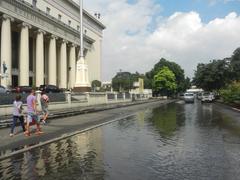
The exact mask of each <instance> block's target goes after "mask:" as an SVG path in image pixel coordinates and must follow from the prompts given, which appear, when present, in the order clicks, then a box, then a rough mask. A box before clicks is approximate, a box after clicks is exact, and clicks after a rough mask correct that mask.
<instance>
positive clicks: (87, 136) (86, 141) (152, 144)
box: [0, 102, 240, 180]
mask: <svg viewBox="0 0 240 180" xmlns="http://www.w3.org/2000/svg"><path fill="white" fill-rule="evenodd" d="M231 122H232V120H231V119H230V118H229V117H228V116H227V115H226V114H224V113H222V112H220V111H218V110H217V109H215V108H214V105H213V104H211V103H206V104H201V103H199V102H195V103H194V104H185V103H182V102H177V103H172V104H168V105H165V106H161V107H154V108H151V107H149V108H148V109H146V110H145V111H139V112H138V113H137V115H136V116H134V117H132V118H128V119H124V120H120V121H116V122H114V123H111V124H108V125H105V126H102V127H100V128H96V129H94V130H91V131H88V132H85V133H82V134H79V135H75V136H73V137H71V138H68V139H64V140H61V141H58V142H55V143H51V144H49V145H46V146H43V147H41V148H38V149H34V150H31V151H29V152H26V153H23V154H19V155H16V156H13V157H11V158H8V159H5V160H3V161H1V162H0V179H98V180H99V179H130V180H134V179H142V180H145V179H169V180H170V179H171V180H172V179H176V180H180V179H194V180H195V179H200V180H202V179H204V180H205V179H209V180H212V179H214V180H226V179H228V180H229V179H230V180H231V179H232V180H236V179H240V128H239V127H237V126H233V125H232V124H231Z"/></svg>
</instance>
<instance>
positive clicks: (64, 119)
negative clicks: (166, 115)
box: [0, 100, 174, 159]
mask: <svg viewBox="0 0 240 180" xmlns="http://www.w3.org/2000/svg"><path fill="white" fill-rule="evenodd" d="M173 101H174V100H148V101H141V102H131V103H121V104H112V105H102V106H92V107H86V108H79V109H78V110H77V109H71V110H66V111H61V112H59V113H56V112H55V114H52V115H51V118H50V119H49V120H48V121H47V124H46V125H42V130H43V131H44V134H42V135H40V136H37V135H35V134H34V133H32V134H31V136H30V137H25V136H24V134H23V133H22V132H21V127H17V128H16V132H17V134H16V135H15V136H13V137H10V136H9V132H10V128H2V129H0V141H1V144H0V159H1V158H4V157H6V155H11V154H13V153H16V152H17V151H18V152H19V150H20V151H26V150H28V148H29V147H33V146H35V147H37V146H39V145H43V144H46V143H50V142H52V141H54V140H59V139H61V138H63V137H67V136H69V135H73V134H72V133H76V132H77V133H79V132H80V131H82V130H84V129H86V128H91V127H94V126H98V125H101V124H102V123H107V122H111V121H113V120H116V119H122V118H127V117H128V116H132V115H134V114H135V113H136V112H138V111H140V110H145V109H147V108H148V107H149V106H150V107H153V106H159V105H164V104H167V103H171V102H173ZM90 112H91V113H90ZM52 119H55V120H52ZM31 129H32V130H34V129H35V127H32V128H31Z"/></svg>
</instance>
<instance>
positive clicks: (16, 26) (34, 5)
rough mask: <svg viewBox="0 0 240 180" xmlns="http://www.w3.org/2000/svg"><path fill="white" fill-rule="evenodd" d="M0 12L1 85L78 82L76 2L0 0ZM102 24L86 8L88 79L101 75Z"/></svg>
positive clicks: (77, 9)
mask: <svg viewBox="0 0 240 180" xmlns="http://www.w3.org/2000/svg"><path fill="white" fill-rule="evenodd" d="M0 16H1V23H0V26H1V31H0V37H1V39H0V41H1V43H0V55H1V56H0V57H1V58H0V63H1V71H0V74H1V77H0V79H1V80H0V84H1V85H3V86H13V87H15V86H35V87H39V86H40V85H42V84H51V85H57V86H58V87H60V88H65V89H67V88H68V89H71V88H74V85H75V79H76V77H75V76H76V62H77V60H78V58H79V49H80V33H79V30H80V22H79V20H80V17H79V16H80V14H79V6H78V5H77V4H76V3H75V2H73V1H72V0H0ZM104 29H105V26H104V25H103V24H102V23H101V22H100V21H99V20H98V19H96V18H95V17H93V16H92V15H90V14H89V13H88V12H87V11H84V15H83V34H84V35H83V39H84V43H83V47H84V57H85V61H86V64H87V66H88V72H89V73H88V75H89V77H88V78H89V80H90V82H91V81H93V80H100V79H101V51H102V48H101V46H102V31H103V30H104ZM3 67H6V68H5V71H4V70H3V69H4V68H3Z"/></svg>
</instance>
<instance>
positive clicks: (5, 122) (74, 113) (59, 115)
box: [0, 99, 159, 129]
mask: <svg viewBox="0 0 240 180" xmlns="http://www.w3.org/2000/svg"><path fill="white" fill-rule="evenodd" d="M157 101H159V99H155V100H144V101H136V102H126V103H116V104H104V107H101V105H98V106H88V107H86V108H84V109H79V110H77V109H76V110H72V111H71V108H69V109H68V110H67V111H65V112H64V111H62V112H60V113H56V114H52V115H51V113H50V116H49V117H48V119H49V120H50V119H57V118H62V117H71V116H77V115H81V114H86V113H93V112H99V111H105V110H110V109H116V108H121V107H128V106H134V105H139V104H144V103H151V102H157ZM99 106H100V108H99ZM1 122H2V123H1ZM11 124H12V119H11V118H9V119H5V120H2V121H0V129H3V128H9V127H10V126H11Z"/></svg>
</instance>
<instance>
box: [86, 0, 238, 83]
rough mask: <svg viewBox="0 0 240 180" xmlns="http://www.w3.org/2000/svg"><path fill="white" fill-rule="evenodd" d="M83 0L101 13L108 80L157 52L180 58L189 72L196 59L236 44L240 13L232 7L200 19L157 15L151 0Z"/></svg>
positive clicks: (146, 66)
mask: <svg viewBox="0 0 240 180" xmlns="http://www.w3.org/2000/svg"><path fill="white" fill-rule="evenodd" d="M84 2H85V7H86V8H87V9H88V10H89V11H90V12H91V13H94V12H100V13H101V14H102V17H103V19H102V21H103V23H104V24H105V25H106V27H107V29H106V30H105V31H104V39H103V80H110V79H111V78H112V77H113V76H114V75H115V74H116V72H117V71H119V69H122V70H124V71H130V72H135V71H138V72H141V73H145V72H146V71H149V70H151V68H152V67H153V65H154V64H155V63H156V62H158V60H159V59H160V58H161V57H165V58H166V59H169V60H173V61H175V62H176V63H178V64H180V65H181V66H182V67H183V68H184V70H185V72H186V74H187V75H188V76H192V75H193V72H194V71H193V70H194V69H195V68H196V65H197V63H200V62H208V61H209V60H210V59H218V58H224V57H228V56H230V55H231V53H232V52H233V51H234V50H235V48H237V47H239V46H240V36H239V32H240V16H239V15H237V14H236V13H234V12H232V13H229V14H228V15H227V16H226V17H224V18H216V19H213V20H212V21H210V22H209V23H207V24H205V23H203V22H202V21H201V17H200V15H199V14H198V13H197V12H187V13H182V12H175V13H174V14H173V15H171V16H170V17H168V18H163V17H156V15H157V14H160V13H159V12H160V11H161V7H160V6H159V5H157V4H155V3H154V0H138V1H136V3H134V4H128V3H127V2H126V0H104V1H103V0H94V1H84ZM156 23H157V24H156ZM151 27H155V29H152V28H151Z"/></svg>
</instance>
